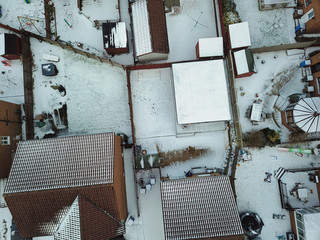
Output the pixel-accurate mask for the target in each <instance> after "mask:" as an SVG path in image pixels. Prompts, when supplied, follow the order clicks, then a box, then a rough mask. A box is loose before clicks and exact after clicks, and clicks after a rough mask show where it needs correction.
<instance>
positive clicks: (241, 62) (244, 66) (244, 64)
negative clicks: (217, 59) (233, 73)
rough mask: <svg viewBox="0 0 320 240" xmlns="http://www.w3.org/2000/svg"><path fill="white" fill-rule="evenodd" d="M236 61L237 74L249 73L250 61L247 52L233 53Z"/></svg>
mask: <svg viewBox="0 0 320 240" xmlns="http://www.w3.org/2000/svg"><path fill="white" fill-rule="evenodd" d="M233 55H234V61H235V64H236V69H237V74H238V75H240V74H244V73H247V72H249V66H248V60H247V55H246V50H245V49H243V50H240V51H236V52H234V53H233Z"/></svg>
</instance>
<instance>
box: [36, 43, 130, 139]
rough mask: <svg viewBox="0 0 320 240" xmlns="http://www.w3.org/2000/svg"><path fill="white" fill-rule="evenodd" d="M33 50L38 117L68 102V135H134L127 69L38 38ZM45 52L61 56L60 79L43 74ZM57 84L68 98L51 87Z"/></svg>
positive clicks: (58, 64)
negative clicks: (42, 66)
mask: <svg viewBox="0 0 320 240" xmlns="http://www.w3.org/2000/svg"><path fill="white" fill-rule="evenodd" d="M31 49H32V52H33V54H34V63H35V69H34V73H33V77H34V114H35V116H36V115H38V114H41V113H43V112H45V113H51V114H52V112H53V107H54V106H57V105H61V104H64V103H66V104H67V114H68V132H69V134H77V133H96V132H116V133H119V132H122V133H125V134H127V135H128V136H131V124H130V114H129V105H128V91H127V80H126V72H125V70H124V69H122V68H121V67H118V66H112V65H111V64H108V63H101V62H99V61H97V60H93V59H89V58H86V57H84V56H82V55H79V54H75V53H72V52H70V51H67V50H63V49H62V48H59V47H56V46H54V45H50V44H47V43H45V42H42V43H40V42H39V41H38V40H35V39H32V40H31ZM43 53H48V54H53V55H55V56H58V57H60V61H59V62H57V63H54V64H55V65H56V66H57V69H58V71H59V73H58V75H57V76H54V77H47V76H43V75H42V72H41V64H44V63H48V61H46V60H44V59H42V57H41V56H42V54H43ZM58 85H62V86H64V87H65V89H66V95H65V96H61V94H60V93H59V91H58V90H55V89H53V88H52V86H58ZM37 134H39V131H37ZM38 136H39V135H38ZM39 137H40V138H41V136H39Z"/></svg>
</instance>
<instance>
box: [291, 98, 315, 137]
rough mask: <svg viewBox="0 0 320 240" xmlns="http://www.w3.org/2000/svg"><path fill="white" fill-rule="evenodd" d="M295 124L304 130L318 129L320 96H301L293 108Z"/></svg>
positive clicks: (312, 131)
mask: <svg viewBox="0 0 320 240" xmlns="http://www.w3.org/2000/svg"><path fill="white" fill-rule="evenodd" d="M293 118H294V122H295V124H296V125H297V126H298V127H299V128H301V129H302V130H303V131H304V132H308V133H314V132H319V131H320V97H312V98H302V99H301V100H299V102H298V103H297V104H296V105H295V107H294V108H293Z"/></svg>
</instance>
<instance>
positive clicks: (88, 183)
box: [4, 133, 124, 240]
mask: <svg viewBox="0 0 320 240" xmlns="http://www.w3.org/2000/svg"><path fill="white" fill-rule="evenodd" d="M114 151H115V136H114V134H113V133H103V134H95V135H86V136H74V137H64V138H52V139H44V140H31V141H25V142H21V144H19V146H18V149H17V153H16V156H15V159H14V163H13V167H12V169H11V172H10V176H9V179H8V182H7V185H6V187H5V192H4V198H5V200H6V202H7V205H8V207H9V209H10V211H11V214H12V216H13V219H14V220H15V223H16V225H17V227H18V229H19V232H20V235H21V236H22V237H34V236H48V235H55V239H61V240H66V239H68V238H69V239H70V238H72V239H73V238H75V239H78V236H80V234H81V236H82V237H81V239H86V240H87V239H102V238H101V233H103V234H104V236H110V238H113V237H116V236H118V235H122V234H123V233H124V226H122V224H121V223H120V222H119V221H120V213H119V203H117V200H116V196H115V190H114V186H113V185H112V184H111V183H113V175H114V174H113V171H114V169H113V167H114V165H113V163H114V155H115V152H114ZM105 224H107V225H105ZM97 226H100V227H101V229H100V231H96V232H93V231H92V230H93V229H94V230H96V229H97ZM102 226H103V227H102ZM102 228H103V229H102ZM79 229H80V230H79ZM69 236H72V237H69Z"/></svg>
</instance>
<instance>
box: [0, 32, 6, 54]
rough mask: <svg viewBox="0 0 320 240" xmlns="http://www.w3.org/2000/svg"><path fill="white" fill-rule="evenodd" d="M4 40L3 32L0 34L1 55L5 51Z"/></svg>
mask: <svg viewBox="0 0 320 240" xmlns="http://www.w3.org/2000/svg"><path fill="white" fill-rule="evenodd" d="M5 49H6V47H5V40H4V33H2V34H0V55H3V54H5V53H6V51H5Z"/></svg>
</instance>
